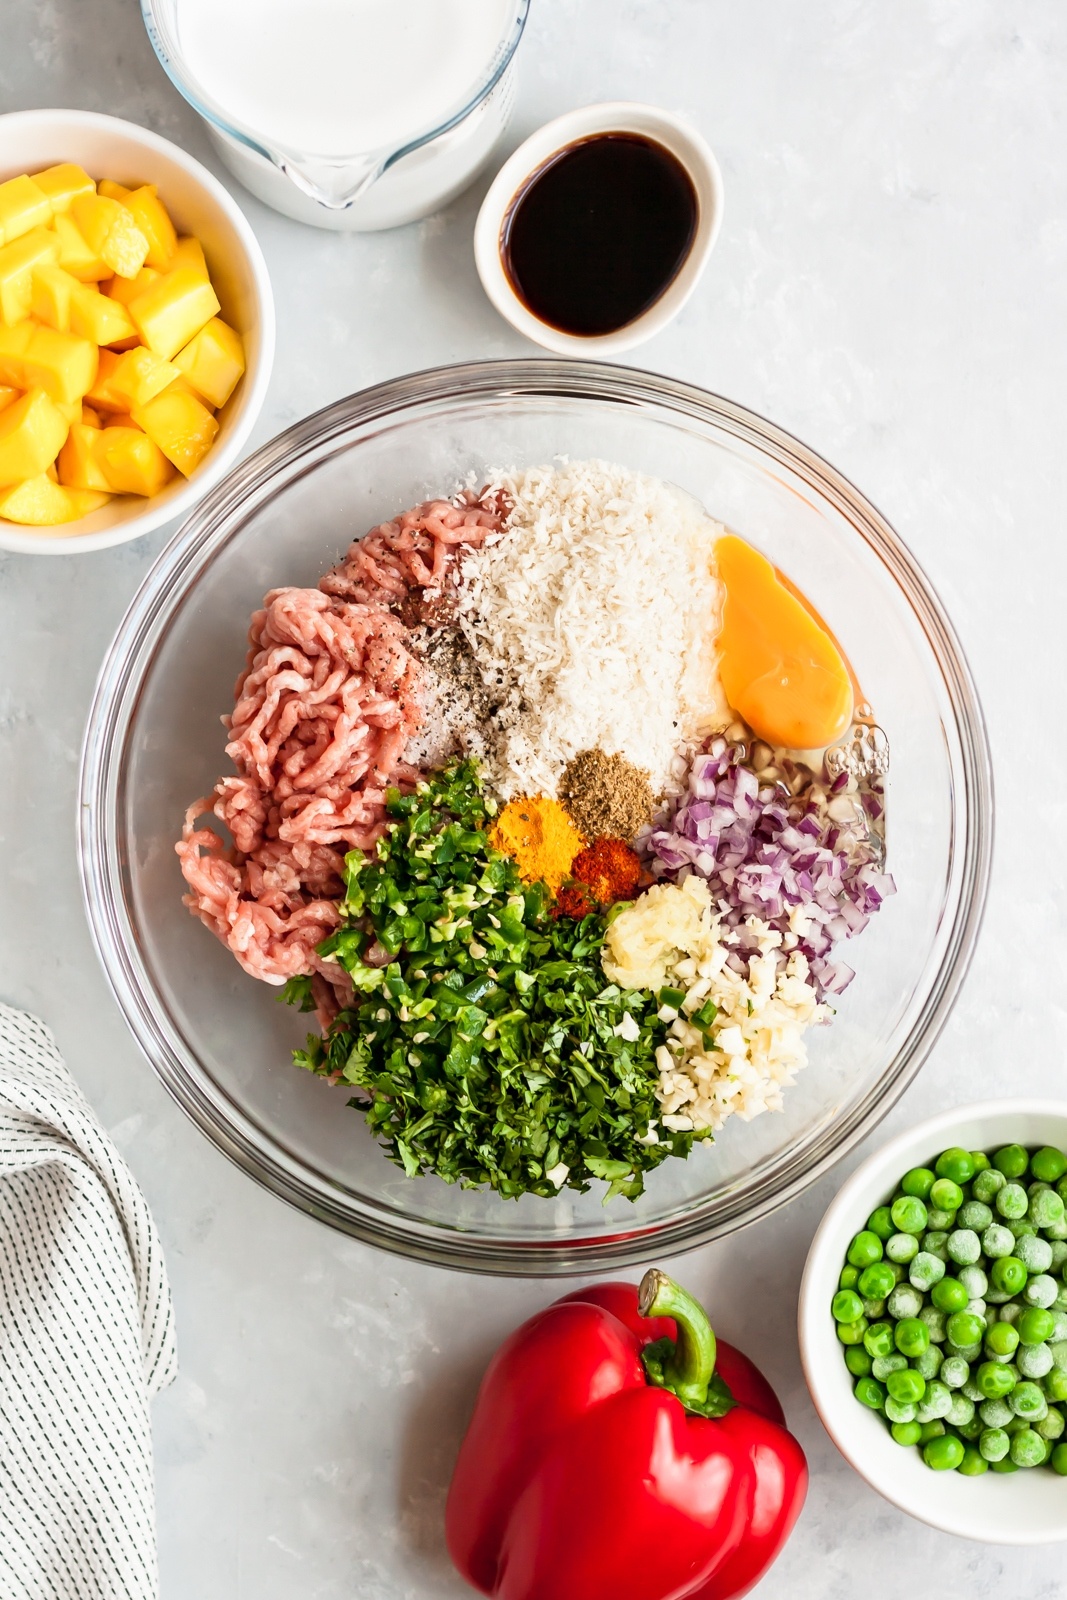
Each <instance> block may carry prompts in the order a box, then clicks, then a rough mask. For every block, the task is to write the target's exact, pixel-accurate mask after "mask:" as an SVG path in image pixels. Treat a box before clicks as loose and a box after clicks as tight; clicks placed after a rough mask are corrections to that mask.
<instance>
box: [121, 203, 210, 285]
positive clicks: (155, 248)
mask: <svg viewBox="0 0 1067 1600" xmlns="http://www.w3.org/2000/svg"><path fill="white" fill-rule="evenodd" d="M122 203H123V205H124V206H125V207H126V209H127V211H129V213H130V214H131V216H132V217H133V220H134V222H136V224H137V226H138V227H139V228H140V230H141V232H142V233H143V234H144V236H145V238H146V239H147V240H148V254H147V256H146V257H145V263H146V265H147V266H149V267H155V268H156V270H157V271H159V272H166V271H167V270H168V269H169V267H170V265H171V261H172V260H173V257H174V252H175V250H176V248H177V245H178V235H177V233H176V232H175V230H174V224H173V222H172V221H171V220H170V217H169V216H168V214H167V209H166V207H165V206H164V204H163V202H162V200H160V198H159V194H158V191H157V190H156V186H155V184H154V183H146V184H144V185H143V186H142V187H141V188H140V189H134V191H133V193H132V194H127V195H126V196H125V197H124V198H123V201H122ZM201 255H203V252H202V251H201ZM192 265H194V266H195V265H196V263H195V262H193V263H192Z"/></svg>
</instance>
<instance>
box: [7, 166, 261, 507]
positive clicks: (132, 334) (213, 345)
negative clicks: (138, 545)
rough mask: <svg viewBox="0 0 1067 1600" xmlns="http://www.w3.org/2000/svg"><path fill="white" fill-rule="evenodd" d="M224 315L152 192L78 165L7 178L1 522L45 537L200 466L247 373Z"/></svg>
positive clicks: (194, 253)
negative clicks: (118, 498) (97, 177)
mask: <svg viewBox="0 0 1067 1600" xmlns="http://www.w3.org/2000/svg"><path fill="white" fill-rule="evenodd" d="M220 309H221V308H220V304H219V300H218V296H217V295H216V293H215V290H214V287H213V285H212V283H211V279H210V275H209V270H208V265H207V261H206V260H205V257H204V252H203V249H202V247H201V244H200V241H199V240H198V239H196V238H193V237H192V236H189V235H187V236H185V237H183V238H181V239H179V238H178V236H177V233H176V232H175V228H174V224H173V222H172V221H171V218H170V216H169V214H168V212H167V209H166V206H165V205H164V204H163V202H162V201H161V200H160V197H159V193H158V191H157V189H156V187H155V185H154V184H138V185H137V186H136V187H134V188H127V187H126V186H125V185H123V184H121V183H116V182H115V181H114V180H113V179H110V178H105V179H103V180H101V182H100V185H99V187H98V186H97V185H96V183H95V182H94V180H93V179H92V177H91V176H90V175H89V173H87V172H86V171H85V170H84V168H82V167H80V166H78V165H76V164H75V163H73V162H63V163H59V164H57V165H55V166H52V167H48V168H47V169H46V170H45V171H43V172H40V173H37V174H36V175H35V176H32V177H31V176H29V175H27V174H23V175H22V176H21V177H18V178H12V179H10V180H8V181H7V182H4V183H0V517H3V518H6V519H7V520H9V521H18V522H24V523H26V524H28V525H34V526H39V527H42V528H44V527H47V526H49V525H51V524H53V523H56V524H58V523H62V522H68V521H73V520H76V519H77V518H79V517H82V516H84V515H86V514H87V513H88V512H89V511H91V510H94V509H95V508H96V507H97V506H99V505H102V504H104V503H105V502H106V500H107V499H108V497H109V495H110V494H112V493H117V494H139V495H145V496H147V495H153V494H157V493H158V492H159V490H160V489H161V488H163V487H164V486H165V484H166V483H167V482H169V481H170V480H171V479H172V478H173V477H174V475H175V470H176V469H177V470H178V471H181V472H183V473H185V474H186V475H189V474H190V473H192V472H194V471H195V470H196V467H197V466H198V465H199V463H200V461H201V460H202V459H203V457H204V456H205V454H206V453H207V452H208V450H210V448H211V446H212V444H213V443H214V441H215V438H216V436H217V434H218V429H219V424H218V422H217V421H216V419H215V417H214V415H213V414H212V413H213V410H214V408H215V407H217V406H221V405H224V404H225V403H226V401H227V400H228V399H229V397H230V395H231V394H232V393H233V391H234V388H235V387H236V385H237V384H238V383H239V382H240V380H241V376H242V374H243V373H244V371H245V355H244V349H243V346H242V341H241V336H240V334H239V333H237V332H236V331H235V330H234V329H233V328H231V327H229V326H228V325H227V324H226V323H225V322H223V321H222V320H221V318H220V316H219V315H218V313H219V311H220ZM174 358H177V359H174Z"/></svg>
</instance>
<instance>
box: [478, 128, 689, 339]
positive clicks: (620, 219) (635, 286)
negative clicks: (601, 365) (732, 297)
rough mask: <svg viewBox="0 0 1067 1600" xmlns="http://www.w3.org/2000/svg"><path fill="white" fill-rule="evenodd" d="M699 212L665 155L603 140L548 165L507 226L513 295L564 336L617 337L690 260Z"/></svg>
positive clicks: (656, 147) (649, 143)
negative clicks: (620, 329)
mask: <svg viewBox="0 0 1067 1600" xmlns="http://www.w3.org/2000/svg"><path fill="white" fill-rule="evenodd" d="M698 214H699V206H698V202H697V195H696V190H695V188H694V187H693V180H692V179H691V178H690V176H689V174H688V172H687V171H686V169H685V168H684V167H683V165H682V163H681V162H680V161H679V160H678V158H677V156H675V155H672V153H671V151H669V150H668V149H666V148H665V147H664V146H663V145H661V144H657V143H656V142H655V141H654V140H652V139H645V138H643V137H642V136H641V135H640V134H635V133H601V134H594V135H593V136H592V137H591V138H589V139H582V140H580V141H579V142H578V143H577V144H572V145H569V146H568V147H567V149H566V150H562V151H561V152H560V153H559V154H558V155H555V156H553V157H552V158H551V159H550V160H549V161H548V162H546V163H545V165H544V166H543V167H542V168H541V169H540V170H539V171H538V172H535V173H534V175H533V176H532V177H531V178H530V179H529V181H528V182H527V184H526V186H525V188H523V189H522V190H520V192H519V194H518V195H517V196H516V198H515V200H514V201H513V203H512V206H511V209H510V211H509V212H508V215H507V217H506V219H505V221H504V227H503V230H502V233H501V239H500V249H501V257H502V259H503V263H504V269H505V271H506V272H507V275H508V277H509V279H510V280H511V285H512V288H513V289H514V290H515V293H516V294H517V295H518V297H519V299H520V300H521V301H522V302H523V304H524V305H525V306H527V308H528V309H529V310H530V311H532V312H533V314H534V316H535V317H539V318H540V320H541V321H542V322H547V323H548V324H549V326H550V327H553V328H558V329H559V330H560V331H561V332H562V333H573V334H585V335H587V336H588V335H593V334H598V333H614V332H615V331H616V330H617V329H618V328H624V327H625V326H626V324H627V323H628V322H633V321H634V320H635V319H636V318H637V317H639V316H641V314H642V313H643V312H645V311H647V310H648V308H649V307H650V306H652V305H654V304H655V302H656V301H657V300H658V299H659V297H660V295H661V294H663V292H664V290H665V289H667V288H668V287H669V285H670V284H671V283H672V282H673V280H674V278H675V277H676V276H677V274H678V271H679V269H680V267H681V265H682V263H683V262H684V260H685V258H686V256H687V255H688V253H689V248H690V246H691V245H692V242H693V235H694V234H695V232H696V226H697V217H698Z"/></svg>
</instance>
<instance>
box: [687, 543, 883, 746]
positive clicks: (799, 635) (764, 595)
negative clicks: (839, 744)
mask: <svg viewBox="0 0 1067 1600" xmlns="http://www.w3.org/2000/svg"><path fill="white" fill-rule="evenodd" d="M715 559H716V562H717V563H718V569H719V577H720V579H721V580H722V583H723V587H724V588H725V590H726V598H725V601H724V603H723V618H722V628H721V630H720V633H719V639H718V646H719V671H720V673H721V675H722V682H723V688H724V689H725V690H726V697H727V699H728V700H729V702H730V704H731V705H732V706H733V708H734V710H735V711H736V712H737V713H738V715H739V716H742V717H743V718H744V719H745V721H746V722H747V723H748V725H749V727H750V728H751V729H752V731H753V733H755V734H756V735H758V737H759V738H761V739H763V740H765V741H766V743H767V744H770V745H784V746H785V747H786V748H787V749H789V750H822V749H824V748H825V747H826V746H827V745H829V744H833V742H834V740H835V739H839V738H840V737H841V735H842V734H843V733H844V732H845V729H846V728H847V727H848V726H849V724H850V722H851V721H852V712H853V693H852V681H851V678H850V676H849V669H848V666H847V664H846V662H845V660H844V658H843V657H842V655H841V652H840V650H839V649H838V648H837V645H836V644H835V643H834V641H833V639H831V637H830V635H829V634H828V633H827V632H826V630H825V628H822V627H820V626H819V624H818V622H816V620H815V618H814V617H813V616H812V615H811V613H810V612H809V611H807V610H806V609H805V608H804V606H803V605H802V604H801V603H800V601H799V600H798V599H797V598H796V597H795V596H794V595H792V594H790V593H789V590H788V589H787V588H786V587H785V586H784V584H783V583H782V582H781V581H780V579H779V577H778V575H777V573H776V572H775V570H774V568H773V567H772V565H771V563H770V562H769V561H768V560H767V558H766V557H765V556H761V555H760V553H759V551H758V550H754V549H753V548H752V546H751V545H750V544H746V543H745V541H744V540H743V539H738V538H737V537H736V536H735V535H734V534H726V535H725V536H724V537H723V538H721V539H719V540H717V541H716V545H715Z"/></svg>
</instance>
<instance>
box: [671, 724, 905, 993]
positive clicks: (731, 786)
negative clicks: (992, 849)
mask: <svg viewBox="0 0 1067 1600" xmlns="http://www.w3.org/2000/svg"><path fill="white" fill-rule="evenodd" d="M783 770H785V771H786V773H787V774H788V775H793V774H795V771H796V769H795V767H794V765H793V763H791V762H788V761H787V762H785V763H784V768H783ZM847 786H848V774H847V773H840V774H838V776H837V777H836V778H835V779H834V781H833V783H832V784H831V785H830V786H829V789H828V790H825V789H816V790H815V791H814V793H809V794H808V795H806V796H802V797H800V798H797V799H792V800H791V799H789V798H788V797H787V796H785V795H784V794H783V791H782V789H781V788H780V787H775V786H770V785H765V786H764V787H762V788H761V787H760V785H759V782H758V780H757V778H756V776H755V773H754V772H752V770H751V769H750V768H749V767H746V766H742V765H741V764H740V761H739V760H738V753H737V752H736V751H732V750H730V749H729V748H728V747H727V745H726V742H725V741H724V740H723V739H716V740H715V741H714V743H713V744H712V745H711V747H710V749H709V750H708V751H707V752H706V753H703V754H700V755H697V756H696V757H695V758H694V760H693V762H692V765H691V767H690V771H689V775H688V792H687V793H685V794H682V795H680V796H679V797H678V798H677V799H675V800H674V801H672V802H671V805H670V809H669V814H668V818H667V820H666V822H665V823H663V824H661V826H660V827H658V828H657V829H655V830H654V831H653V832H652V833H651V834H649V835H648V837H647V838H646V839H645V840H644V842H643V845H642V846H641V848H642V850H643V853H644V855H645V858H646V861H647V864H648V867H649V870H650V871H651V872H652V874H653V876H654V877H656V878H661V879H667V880H673V881H682V880H684V879H685V878H687V877H688V876H689V875H690V873H692V872H697V873H699V875H700V876H701V877H702V878H704V879H705V880H706V882H707V883H708V885H709V886H710V888H711V891H712V894H713V896H714V897H715V900H716V904H717V909H718V911H719V914H720V916H721V918H722V921H723V922H724V923H725V924H726V926H728V927H731V928H738V929H742V930H743V928H744V923H745V919H746V918H747V917H750V916H756V917H758V918H759V919H760V920H761V921H763V922H766V923H769V924H770V926H771V927H773V928H776V929H777V930H778V931H779V932H780V933H782V934H786V933H789V932H791V929H790V920H789V919H790V915H791V913H792V912H793V911H794V910H795V909H796V908H797V907H800V908H801V909H802V910H803V912H804V924H805V931H804V933H803V934H801V935H798V936H797V937H796V939H795V941H794V942H793V943H792V945H791V947H792V948H796V949H798V950H800V951H802V952H803V954H804V955H805V956H806V957H807V960H808V966H809V970H810V972H811V978H812V982H813V983H814V984H815V987H816V989H817V990H818V992H819V995H820V997H825V996H827V995H838V994H841V993H842V992H843V991H844V989H845V988H846V987H847V986H848V984H849V983H850V982H851V981H852V977H853V973H852V970H851V968H850V967H847V966H846V965H845V964H844V963H843V962H839V961H834V960H833V959H832V951H833V947H834V944H835V943H836V942H837V941H838V940H840V939H847V938H849V937H850V936H851V935H853V934H856V933H861V932H862V931H863V929H864V928H865V927H866V926H867V923H868V921H869V919H870V917H871V916H872V915H873V914H874V913H875V912H876V911H877V910H878V909H879V907H880V906H881V904H882V902H883V901H884V900H885V899H886V898H887V897H888V896H889V895H892V894H895V893H896V885H895V883H894V882H893V879H892V877H891V876H890V874H889V873H886V872H883V871H882V870H881V857H882V848H881V842H880V840H878V839H877V838H875V836H874V835H873V833H872V831H871V829H870V827H869V826H868V823H867V821H866V820H865V817H864V812H865V813H866V817H867V818H870V819H872V820H873V819H877V818H878V817H880V816H881V815H882V810H883V807H882V804H881V802H880V801H879V800H878V799H876V798H875V797H874V795H873V794H872V793H870V792H869V791H867V792H865V793H863V794H862V795H861V796H860V797H859V799H860V801H861V806H862V810H861V806H852V807H851V808H850V807H849V806H848V805H847V804H845V803H844V801H845V796H844V791H845V790H846V789H847ZM831 810H832V813H833V815H831ZM749 944H751V946H752V949H751V951H750V952H749V953H750V954H751V953H754V951H755V948H756V944H755V941H754V940H749V939H745V938H744V937H742V944H741V948H742V949H745V948H746V947H747V946H748V945H749ZM735 957H736V959H735ZM780 959H781V960H782V961H783V962H784V960H785V959H786V956H785V955H784V954H782V955H781V957H780ZM730 961H731V965H732V966H734V968H735V970H744V968H745V965H746V963H745V962H744V961H743V959H742V958H741V957H740V956H739V955H738V954H737V952H736V950H735V952H734V953H733V954H732V955H731V958H730ZM739 961H740V962H741V967H740V969H739V968H738V962H739Z"/></svg>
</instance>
